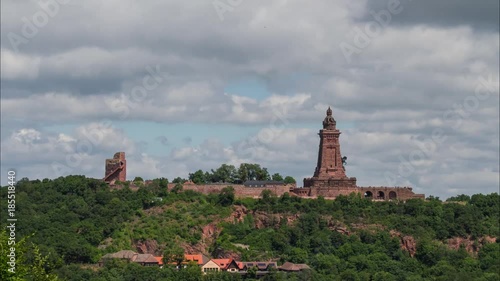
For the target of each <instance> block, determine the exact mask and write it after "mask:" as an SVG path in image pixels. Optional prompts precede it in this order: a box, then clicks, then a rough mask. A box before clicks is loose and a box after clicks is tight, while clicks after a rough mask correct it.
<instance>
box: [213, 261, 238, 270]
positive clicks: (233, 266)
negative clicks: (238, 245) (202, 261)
mask: <svg viewBox="0 0 500 281" xmlns="http://www.w3.org/2000/svg"><path fill="white" fill-rule="evenodd" d="M212 261H214V262H215V263H216V264H217V265H219V267H220V269H221V270H222V271H229V272H239V271H240V270H241V269H243V264H241V265H240V264H239V263H238V262H236V261H235V260H233V259H212Z"/></svg>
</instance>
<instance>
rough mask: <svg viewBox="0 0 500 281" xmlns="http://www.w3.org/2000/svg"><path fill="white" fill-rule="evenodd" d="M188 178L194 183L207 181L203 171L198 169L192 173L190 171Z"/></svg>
mask: <svg viewBox="0 0 500 281" xmlns="http://www.w3.org/2000/svg"><path fill="white" fill-rule="evenodd" d="M189 179H190V180H191V181H192V182H193V183H195V184H204V183H206V182H207V179H206V178H205V174H204V173H203V171H202V170H198V171H196V172H194V173H190V174H189Z"/></svg>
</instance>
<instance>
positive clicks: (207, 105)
mask: <svg viewBox="0 0 500 281" xmlns="http://www.w3.org/2000/svg"><path fill="white" fill-rule="evenodd" d="M1 8H2V9H1V13H2V14H1V16H2V19H1V94H2V95H1V176H0V178H1V179H2V184H3V185H4V184H6V177H5V176H6V175H7V171H8V170H9V169H11V168H14V169H16V171H17V176H18V178H21V177H28V178H30V179H35V178H39V179H43V178H55V177H59V176H62V175H67V174H84V175H87V176H89V177H96V178H102V177H103V176H104V161H105V159H106V158H110V157H112V155H113V154H114V153H115V152H117V151H124V152H126V155H127V161H128V162H127V163H128V171H127V176H128V178H129V179H133V178H134V177H135V176H142V177H143V178H146V179H151V178H156V177H162V176H164V177H167V178H169V179H172V178H174V177H176V176H181V177H187V175H188V173H189V172H193V171H195V170H197V169H203V170H208V169H211V168H216V167H218V166H220V165H221V164H222V163H229V164H233V165H239V164H240V163H242V162H252V163H260V164H261V165H263V166H264V167H267V168H268V169H269V170H270V171H271V172H279V173H281V174H283V175H291V176H293V177H295V178H296V179H297V180H298V181H299V182H300V183H301V182H302V179H303V178H304V177H309V176H311V175H312V173H313V171H314V168H315V162H316V157H317V148H318V141H319V138H318V136H317V132H318V130H319V129H320V128H321V122H322V119H323V118H324V116H325V110H326V109H327V108H328V106H332V108H333V113H334V117H335V119H336V120H337V126H338V127H339V128H340V130H341V131H342V135H341V145H342V153H343V154H344V155H346V156H347V157H348V164H347V174H348V175H349V176H355V177H357V179H358V184H359V185H361V186H369V185H372V186H376V185H391V186H394V185H396V186H412V187H414V190H415V191H416V192H419V193H425V194H426V195H434V196H439V197H441V198H447V197H450V196H452V195H456V194H462V193H465V194H474V193H491V192H498V188H499V86H498V80H499V27H498V23H499V22H498V21H499V18H498V9H499V2H498V0H483V1H468V0H453V1H452V0H447V1H438V3H436V1H430V0H428V1H411V0H401V1H400V2H399V1H396V0H371V1H349V0H343V1H330V0H324V1H319V0H318V1H313V2H311V1H305V0H295V1H291V0H290V1H288V0H277V1H263V0H253V1H250V0H216V1H212V0H209V1H206V0H205V1H194V0H193V1H170V0H141V1H139V0H119V1H118V0H106V1H97V0H87V1H76V0H50V1H49V0H44V1H34V0H33V1H31V0H22V1H20V0H6V1H2V7H1Z"/></svg>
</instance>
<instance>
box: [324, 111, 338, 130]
mask: <svg viewBox="0 0 500 281" xmlns="http://www.w3.org/2000/svg"><path fill="white" fill-rule="evenodd" d="M336 125H337V122H336V121H335V119H333V116H332V109H331V108H330V107H328V109H327V110H326V117H325V119H324V120H323V129H326V130H335V129H336V128H335V126H336Z"/></svg>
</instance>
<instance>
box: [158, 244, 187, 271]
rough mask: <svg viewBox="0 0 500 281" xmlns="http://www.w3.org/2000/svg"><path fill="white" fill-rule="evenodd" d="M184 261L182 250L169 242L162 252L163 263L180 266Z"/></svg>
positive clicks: (177, 245)
mask: <svg viewBox="0 0 500 281" xmlns="http://www.w3.org/2000/svg"><path fill="white" fill-rule="evenodd" d="M183 261H184V249H183V248H182V247H181V246H179V244H178V243H177V242H175V241H169V242H168V243H167V245H166V246H165V250H164V251H163V263H164V264H165V265H168V264H173V265H176V266H180V265H181V263H182V262H183Z"/></svg>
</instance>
